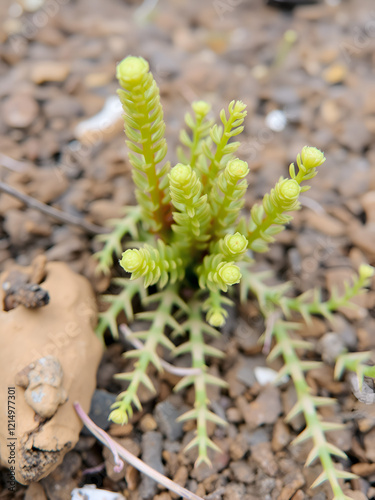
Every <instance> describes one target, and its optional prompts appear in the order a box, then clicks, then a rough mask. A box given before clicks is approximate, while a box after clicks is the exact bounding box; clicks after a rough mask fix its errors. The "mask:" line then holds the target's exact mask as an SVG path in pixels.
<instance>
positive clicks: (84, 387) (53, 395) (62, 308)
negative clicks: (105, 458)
mask: <svg viewBox="0 0 375 500" xmlns="http://www.w3.org/2000/svg"><path fill="white" fill-rule="evenodd" d="M17 272H18V275H19V276H27V275H29V276H31V277H32V274H33V273H32V272H31V271H30V268H29V269H27V270H23V269H22V268H18V269H14V268H13V269H12V270H10V271H9V272H7V273H3V274H2V275H1V276H0V283H1V284H2V295H3V297H2V300H1V309H0V324H1V338H0V380H1V382H2V383H1V387H0V401H1V407H2V408H6V407H7V395H8V392H7V391H8V387H16V401H15V409H16V417H15V424H16V436H17V440H16V456H15V464H16V471H15V477H16V480H17V481H18V482H20V483H22V484H29V483H31V482H35V481H38V480H40V479H41V478H43V477H45V476H47V475H48V474H49V473H50V472H51V471H52V470H53V469H54V468H55V467H57V465H58V464H59V463H61V462H62V460H63V458H64V455H65V454H66V453H67V452H68V451H69V450H71V449H72V448H74V446H75V444H76V443H77V441H78V437H79V433H80V431H81V428H82V423H81V421H80V419H79V418H78V416H77V415H76V413H75V410H74V408H73V402H75V401H79V402H80V404H81V405H82V407H83V408H84V409H85V411H88V410H89V407H90V401H91V397H92V394H93V392H94V389H95V386H96V370H97V367H98V364H99V361H100V358H101V355H102V347H101V343H100V341H99V340H98V339H97V337H96V336H95V334H94V331H93V328H94V327H95V323H96V305H95V297H94V295H93V292H92V289H91V286H90V284H89V282H88V281H87V280H86V279H85V278H83V277H82V276H80V275H78V274H76V273H74V272H73V271H72V270H71V269H70V268H69V267H68V266H67V264H65V263H62V262H50V263H48V264H47V265H46V267H45V270H44V273H43V274H44V275H45V276H44V277H43V281H42V283H40V286H41V287H43V290H44V291H45V292H47V293H48V296H49V301H48V303H47V304H43V305H41V307H37V306H35V304H33V305H34V307H27V306H28V304H25V305H23V304H17V305H16V306H15V307H13V308H11V309H10V310H7V311H6V310H4V303H5V302H6V298H7V293H6V291H4V289H6V290H8V291H9V290H11V289H12V287H13V291H12V293H13V297H14V296H17V293H18V294H20V293H21V292H20V288H21V286H23V284H22V278H20V279H19V281H18V284H20V286H19V288H18V290H17V289H16V286H17V283H16V284H14V282H13V284H12V282H11V280H12V276H13V278H14V276H15V273H17ZM34 277H35V273H34ZM34 285H35V283H34ZM24 289H25V287H23V289H22V290H24ZM7 438H9V433H8V415H7V412H1V414H0V449H1V451H2V453H1V456H0V459H1V462H2V463H3V464H4V465H7V461H8V456H7V451H5V450H8V448H7V444H8V443H9V440H8V439H7Z"/></svg>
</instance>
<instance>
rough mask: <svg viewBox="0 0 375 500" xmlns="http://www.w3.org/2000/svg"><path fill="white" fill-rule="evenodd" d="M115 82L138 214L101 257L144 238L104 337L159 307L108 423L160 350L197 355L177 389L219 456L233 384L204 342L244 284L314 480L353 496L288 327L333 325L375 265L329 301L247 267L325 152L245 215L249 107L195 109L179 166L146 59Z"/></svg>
mask: <svg viewBox="0 0 375 500" xmlns="http://www.w3.org/2000/svg"><path fill="white" fill-rule="evenodd" d="M117 77H118V80H119V82H120V85H121V87H122V89H121V90H119V97H120V100H121V103H122V105H123V109H124V112H125V114H124V122H125V133H126V135H127V137H128V140H127V145H128V147H129V149H130V151H131V152H130V154H129V159H130V162H131V164H132V167H133V180H134V184H135V186H136V192H135V194H136V198H137V202H138V207H137V208H132V209H128V212H127V215H126V217H125V218H124V219H123V220H120V221H114V222H112V224H114V226H115V230H114V232H113V233H111V234H110V235H108V236H101V238H102V239H103V240H104V247H103V249H102V250H101V251H100V252H99V253H98V255H97V258H98V260H99V268H100V269H102V270H104V271H109V267H110V263H111V261H112V258H113V253H115V254H116V256H117V257H120V254H121V251H122V250H121V249H122V244H121V240H122V238H123V236H124V235H125V234H126V233H127V234H129V235H130V236H131V237H132V238H133V240H134V239H135V238H136V240H137V241H133V245H132V243H131V242H128V244H127V246H128V247H130V248H128V249H127V250H126V251H125V252H124V253H123V254H122V257H121V260H120V263H121V266H122V267H123V268H124V270H125V271H127V272H128V273H130V274H131V279H130V280H127V279H120V282H118V284H120V285H121V287H122V289H123V291H122V292H121V294H120V295H118V296H116V297H114V298H112V299H108V298H107V300H109V301H110V302H111V306H110V308H109V309H108V310H107V311H106V312H105V313H102V315H101V318H100V323H99V327H98V331H99V334H101V335H103V334H104V332H105V329H106V328H107V327H108V328H109V329H110V330H111V332H112V334H113V335H116V334H117V330H116V324H117V323H116V319H117V315H118V314H119V312H120V311H121V310H125V312H126V314H127V316H128V319H129V320H131V319H132V317H133V310H132V298H133V297H134V296H135V295H136V294H138V295H140V296H141V298H142V304H143V306H144V307H145V308H146V307H148V306H150V305H151V304H155V305H156V307H155V305H154V307H153V308H151V309H149V310H146V311H145V312H142V313H140V314H138V315H137V317H138V318H139V319H143V320H145V321H148V322H150V326H148V327H147V328H146V329H145V330H144V331H141V332H139V331H138V332H136V333H133V336H132V337H133V340H135V341H136V343H138V344H139V341H142V344H141V346H140V348H138V349H134V350H132V351H129V352H127V353H126V354H125V356H126V357H128V358H134V359H135V363H134V368H133V370H132V371H130V372H128V373H124V374H120V375H118V376H117V377H118V378H119V379H123V380H126V381H128V382H129V385H128V387H127V389H126V390H125V391H124V392H123V393H122V394H120V395H119V397H118V401H117V402H116V403H115V405H114V409H113V411H112V412H111V414H110V418H111V419H112V420H113V421H114V422H117V423H125V422H127V420H128V419H129V418H130V417H131V416H132V414H133V408H134V407H135V408H137V409H141V403H140V401H139V399H138V395H137V394H138V389H139V386H140V384H143V385H144V386H146V387H147V388H148V389H149V390H150V391H153V392H155V389H154V387H153V384H152V381H151V379H150V377H149V375H148V373H147V370H148V368H149V366H150V365H153V366H154V367H155V368H156V370H158V371H160V370H162V368H163V363H162V359H161V357H160V352H161V351H160V350H161V349H166V350H168V351H170V353H171V354H172V355H173V356H179V355H181V354H186V353H189V354H190V355H191V359H192V369H191V372H189V373H188V374H187V375H185V376H184V377H183V378H182V380H181V381H180V382H179V383H178V384H177V386H176V387H175V389H176V390H180V389H182V388H185V387H187V386H194V389H195V405H194V408H193V409H192V410H191V411H188V412H187V413H185V414H184V415H183V416H182V417H180V420H183V421H185V420H191V419H193V420H195V421H196V423H197V434H196V437H195V439H193V441H192V442H191V443H190V444H189V445H188V448H191V447H194V446H197V447H198V458H197V464H199V463H201V462H206V463H210V461H209V458H208V449H209V448H212V449H214V450H216V449H217V446H216V444H215V443H213V441H212V440H211V439H210V438H209V437H208V434H207V423H208V422H214V423H215V424H218V425H225V422H224V421H223V420H222V419H221V418H219V417H218V416H217V415H216V414H215V413H213V412H212V411H211V410H210V408H209V406H210V402H209V400H208V396H207V386H208V385H216V386H219V387H223V388H225V387H226V383H225V382H224V381H223V380H221V379H220V378H219V377H216V376H213V375H212V374H210V373H209V371H208V364H207V358H208V357H219V358H220V357H222V356H223V353H222V352H220V351H219V350H217V349H216V348H214V347H213V346H211V345H210V344H209V343H207V342H206V339H205V336H207V335H208V336H212V337H217V336H218V335H220V333H219V331H218V330H217V327H221V326H222V325H223V324H224V323H225V319H226V316H227V314H228V313H227V309H226V306H228V305H231V304H232V300H231V299H229V298H228V297H227V296H226V295H223V293H222V292H228V293H230V292H233V285H236V284H238V283H239V284H240V298H241V300H246V299H247V297H248V295H249V293H251V294H253V295H254V296H255V297H256V298H257V299H258V302H259V308H260V310H261V312H262V313H263V315H264V317H265V318H266V322H267V330H266V331H267V334H266V335H265V338H264V340H265V342H266V344H267V345H269V346H270V345H271V343H273V345H274V346H273V348H272V350H271V353H270V355H269V357H270V358H271V359H273V358H275V357H277V356H282V358H283V360H284V368H283V369H282V370H281V372H280V376H281V375H284V374H288V375H289V376H290V377H291V378H292V379H293V382H294V385H295V388H296V392H297V397H298V402H297V404H296V406H295V407H294V409H293V410H292V411H291V413H290V414H289V415H288V417H287V418H288V419H291V418H293V417H294V416H295V415H297V414H298V413H300V412H302V413H303V414H304V417H305V420H306V428H305V430H304V431H303V432H302V433H301V435H300V436H298V438H297V439H296V441H302V440H304V439H307V438H312V441H313V443H314V445H313V449H312V451H311V453H310V455H309V458H308V461H307V463H311V462H312V461H313V460H315V459H316V458H319V459H320V461H321V463H322V465H323V472H322V474H321V475H320V476H319V478H318V479H317V481H316V484H319V483H320V482H322V481H324V480H328V481H329V482H330V484H331V486H332V489H333V492H334V495H335V499H336V500H338V499H344V498H347V497H346V496H345V495H344V493H343V490H342V488H341V485H340V483H339V479H340V478H344V479H345V478H351V477H353V475H352V474H350V473H348V472H345V471H341V470H338V469H336V468H335V467H334V461H333V458H332V456H335V455H336V456H338V457H344V456H345V454H344V453H343V452H342V451H341V450H339V449H337V448H336V447H334V446H333V445H331V444H330V443H328V441H327V440H326V438H325V434H324V433H325V431H327V430H333V429H338V428H339V427H340V426H338V425H337V424H332V423H329V422H322V421H321V419H320V417H319V411H318V408H319V407H320V406H324V405H328V404H332V403H333V402H334V400H332V399H330V398H320V397H315V396H313V395H311V393H310V389H309V386H308V385H307V382H306V379H305V375H304V374H305V372H306V371H307V370H309V369H310V368H312V367H315V366H316V362H310V361H304V360H301V359H300V358H299V356H298V354H297V350H298V353H299V352H300V349H309V348H310V347H311V346H310V344H309V343H307V342H305V341H302V340H300V339H298V338H296V337H295V335H294V334H293V332H296V331H297V330H298V328H299V324H298V323H297V322H294V321H292V320H293V313H299V314H301V315H302V316H303V318H305V320H306V321H309V320H310V319H311V315H313V314H320V315H323V316H325V317H327V318H330V317H331V313H332V311H335V310H337V308H339V307H341V306H343V305H346V306H348V305H350V299H351V298H352V297H353V296H354V295H356V294H358V293H360V292H361V291H363V289H364V288H365V287H366V286H368V284H369V280H370V277H371V276H372V274H373V269H372V268H371V267H370V266H362V267H361V268H360V270H359V276H358V278H357V280H356V281H355V282H354V283H353V284H348V285H347V287H346V291H345V293H344V294H343V295H342V296H338V295H337V294H336V293H334V294H333V295H332V296H331V297H330V298H329V299H328V300H327V301H323V300H322V299H321V296H320V292H319V291H315V292H311V293H307V294H306V293H305V294H303V295H300V296H297V297H290V296H289V295H290V294H289V295H288V292H289V291H290V290H291V288H292V287H291V285H290V284H289V283H286V284H281V285H278V286H272V287H271V286H268V285H267V284H266V280H267V278H268V274H264V273H254V272H252V271H251V265H252V261H253V259H252V255H251V252H252V251H253V252H265V251H267V250H268V246H269V244H270V243H272V242H273V241H274V236H275V235H276V234H278V233H280V232H281V231H282V230H283V229H284V227H285V225H286V224H288V223H289V222H290V220H291V219H292V217H291V215H288V214H287V213H288V212H291V211H294V210H298V209H299V208H300V203H299V201H298V200H299V196H300V194H301V193H303V192H305V191H307V190H308V189H309V186H308V185H306V184H305V182H306V181H309V180H310V179H312V178H313V177H314V176H315V175H316V174H317V168H318V167H319V166H320V165H321V164H322V163H323V162H324V161H325V157H324V155H323V153H322V152H321V151H319V150H318V149H316V148H313V147H307V146H306V147H304V148H303V150H302V152H301V154H299V155H298V156H297V162H296V164H297V167H295V166H294V164H291V165H290V168H289V175H290V178H286V179H284V178H282V177H281V178H280V179H279V181H278V182H277V183H276V185H275V187H274V188H273V189H272V190H271V192H270V193H269V194H266V195H265V196H264V198H263V201H262V203H259V204H256V205H254V206H253V208H252V209H251V213H250V217H249V219H248V220H247V219H246V217H245V216H244V215H243V214H242V209H243V205H244V195H245V192H246V189H247V181H246V176H247V174H248V172H249V169H248V166H247V164H246V162H244V161H241V160H240V159H238V158H235V156H234V153H235V152H236V150H237V149H238V147H239V142H237V141H232V138H233V137H235V136H237V135H238V134H240V133H241V132H242V130H243V122H244V119H245V116H246V111H245V105H244V104H243V103H242V102H241V101H232V102H231V103H230V105H229V107H228V111H226V110H224V109H223V110H222V111H221V113H220V120H221V124H220V125H216V124H213V122H212V120H211V119H209V118H208V115H209V113H210V106H209V105H208V104H207V103H206V102H203V101H198V102H195V103H193V105H192V110H193V114H190V113H188V114H187V115H186V117H185V122H186V125H187V127H188V128H189V129H190V134H188V133H187V132H186V131H182V132H181V134H180V139H181V142H182V147H180V148H179V150H178V155H179V160H180V162H181V163H179V164H177V165H176V166H174V167H173V168H171V167H170V165H169V163H168V162H166V163H165V162H164V158H165V156H166V153H167V145H166V140H165V138H164V131H165V124H164V121H163V110H162V107H161V104H160V97H159V91H158V87H157V85H156V83H155V80H154V79H153V77H152V74H151V73H150V72H149V66H148V63H147V62H146V61H145V60H144V59H142V58H138V57H127V58H126V59H124V60H123V61H122V62H121V63H120V64H119V65H118V68H117ZM132 247H133V248H132ZM133 280H136V281H133ZM152 285H156V287H157V292H155V293H152V294H151V295H149V296H146V294H145V288H148V287H150V286H152ZM203 313H205V316H206V321H204V319H203ZM176 336H184V339H185V341H184V342H183V343H182V344H180V345H179V346H178V347H176V346H175V343H174V342H173V340H174V338H175V337H176ZM343 366H346V367H348V366H349V365H348V364H344V365H343ZM350 366H351V365H350ZM349 368H350V367H349ZM371 373H372V372H371Z"/></svg>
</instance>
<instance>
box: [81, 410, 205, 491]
mask: <svg viewBox="0 0 375 500" xmlns="http://www.w3.org/2000/svg"><path fill="white" fill-rule="evenodd" d="M74 408H75V410H76V412H77V413H78V416H79V417H80V419H81V420H82V422H83V423H84V424H85V425H86V427H87V428H88V429H89V430H90V432H92V433H93V434H94V436H95V437H96V438H97V439H98V440H99V441H101V442H102V443H103V444H104V445H105V446H108V448H109V449H110V450H111V452H112V453H113V456H114V458H115V461H116V463H117V459H118V457H121V458H123V459H124V460H126V461H127V462H128V463H129V464H130V465H132V466H133V467H135V468H136V469H138V470H139V471H140V472H143V474H146V475H147V476H149V477H151V478H152V479H154V481H156V482H157V483H159V484H162V485H163V486H165V488H167V489H168V490H170V491H173V492H174V493H176V495H179V496H181V497H182V498H186V499H187V500H203V498H202V497H199V496H198V495H195V494H194V493H191V492H190V491H188V490H186V489H185V488H183V487H182V486H180V485H179V484H177V483H175V482H173V481H172V480H171V479H168V478H167V477H165V476H164V475H163V474H161V473H160V472H157V471H156V470H154V469H153V468H152V467H150V466H149V465H147V464H145V463H144V462H142V460H140V459H139V458H137V457H136V456H135V455H133V454H132V453H130V452H129V451H128V450H126V449H125V448H123V447H122V446H120V445H119V444H118V443H116V441H114V440H113V439H112V438H111V437H110V436H109V435H108V434H107V433H106V432H104V431H103V429H100V427H98V426H97V425H96V424H94V422H93V421H92V420H91V419H90V418H89V416H88V415H87V414H86V413H85V412H84V411H83V409H82V406H81V405H80V404H79V403H78V402H75V403H74Z"/></svg>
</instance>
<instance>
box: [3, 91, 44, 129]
mask: <svg viewBox="0 0 375 500" xmlns="http://www.w3.org/2000/svg"><path fill="white" fill-rule="evenodd" d="M38 112H39V106H38V103H37V102H36V101H35V99H33V98H32V97H31V96H28V95H12V96H10V97H9V98H8V99H7V100H6V101H5V102H4V104H3V109H2V116H3V119H4V122H5V123H6V124H7V125H8V127H18V128H26V127H28V126H29V125H31V123H32V122H33V121H34V120H35V118H36V117H37V115H38Z"/></svg>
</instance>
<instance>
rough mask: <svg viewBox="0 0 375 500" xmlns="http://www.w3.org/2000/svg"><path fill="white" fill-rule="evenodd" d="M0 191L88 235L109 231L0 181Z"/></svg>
mask: <svg viewBox="0 0 375 500" xmlns="http://www.w3.org/2000/svg"><path fill="white" fill-rule="evenodd" d="M0 191H2V192H3V193H7V194H9V195H10V196H13V197H14V198H17V200H20V201H22V202H23V203H25V205H27V206H28V207H31V208H35V209H36V210H39V212H42V213H43V214H46V215H49V216H51V217H53V218H54V219H56V220H58V221H60V222H66V223H67V224H71V225H73V226H77V227H80V228H82V229H84V230H85V231H87V232H88V233H91V234H103V233H108V232H109V230H108V229H107V228H105V227H101V226H97V225H96V224H91V223H90V222H86V221H85V220H83V219H81V218H80V217H76V216H75V215H71V214H67V213H66V212H62V211H61V210H57V209H56V208H53V207H50V206H49V205H46V204H45V203H42V202H41V201H39V200H36V199H35V198H32V197H31V196H29V195H27V194H25V193H21V191H18V189H15V188H14V187H12V186H9V184H6V183H5V182H2V181H0Z"/></svg>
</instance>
